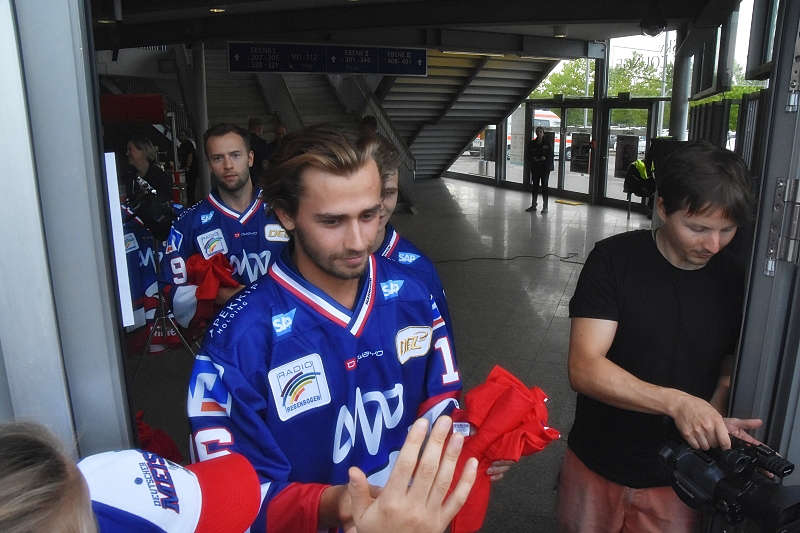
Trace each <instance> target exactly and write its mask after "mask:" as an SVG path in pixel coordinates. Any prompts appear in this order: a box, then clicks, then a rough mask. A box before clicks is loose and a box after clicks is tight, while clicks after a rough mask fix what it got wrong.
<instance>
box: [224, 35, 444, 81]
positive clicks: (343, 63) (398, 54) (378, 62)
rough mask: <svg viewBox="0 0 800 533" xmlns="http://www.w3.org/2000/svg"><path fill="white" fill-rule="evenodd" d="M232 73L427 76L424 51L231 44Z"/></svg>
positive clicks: (305, 45) (365, 47) (282, 44)
mask: <svg viewBox="0 0 800 533" xmlns="http://www.w3.org/2000/svg"><path fill="white" fill-rule="evenodd" d="M228 70H229V71H230V72H282V73H291V72H325V73H328V74H334V73H338V74H345V73H351V74H390V75H394V76H427V75H428V54H427V51H426V50H425V49H424V48H377V47H370V46H328V45H314V44H285V43H228Z"/></svg>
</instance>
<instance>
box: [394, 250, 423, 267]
mask: <svg viewBox="0 0 800 533" xmlns="http://www.w3.org/2000/svg"><path fill="white" fill-rule="evenodd" d="M417 259H419V254H412V253H411V252H399V253H398V254H397V260H398V261H400V262H401V263H403V264H406V265H410V264H411V263H413V262H414V261H416V260H417Z"/></svg>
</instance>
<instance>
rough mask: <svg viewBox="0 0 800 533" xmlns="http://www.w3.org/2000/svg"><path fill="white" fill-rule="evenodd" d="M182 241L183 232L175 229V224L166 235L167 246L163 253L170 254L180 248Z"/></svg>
mask: <svg viewBox="0 0 800 533" xmlns="http://www.w3.org/2000/svg"><path fill="white" fill-rule="evenodd" d="M182 243H183V233H181V232H180V231H178V230H176V229H175V226H172V228H171V229H170V230H169V237H167V247H166V248H165V249H164V253H165V254H171V253H172V252H177V251H178V250H180V249H181V244H182Z"/></svg>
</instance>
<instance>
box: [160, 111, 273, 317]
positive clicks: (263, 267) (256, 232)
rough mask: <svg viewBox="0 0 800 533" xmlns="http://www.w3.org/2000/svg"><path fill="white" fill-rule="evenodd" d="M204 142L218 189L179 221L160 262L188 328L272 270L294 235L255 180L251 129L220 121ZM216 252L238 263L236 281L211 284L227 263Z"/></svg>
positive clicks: (165, 284) (164, 280) (162, 278)
mask: <svg viewBox="0 0 800 533" xmlns="http://www.w3.org/2000/svg"><path fill="white" fill-rule="evenodd" d="M203 141H204V143H205V148H206V150H205V151H206V157H207V158H208V165H209V167H210V170H211V175H212V179H213V182H214V184H215V185H216V190H214V191H212V192H211V193H210V194H209V195H208V196H207V197H206V198H205V199H204V200H202V201H200V202H198V203H197V204H195V205H194V206H192V207H190V208H189V209H186V210H185V211H184V212H183V213H182V214H181V215H180V216H179V217H178V218H177V219H176V220H175V222H174V223H173V225H172V230H171V231H170V234H169V237H168V238H167V246H166V249H165V250H164V257H163V259H162V261H161V273H160V281H161V283H162V290H163V291H164V293H165V295H166V296H167V298H168V300H169V302H170V305H171V308H172V311H173V313H174V314H175V318H176V320H177V321H178V323H179V324H180V325H181V326H183V327H189V326H190V324H191V325H192V326H197V327H203V326H204V324H205V322H206V321H207V320H209V319H210V318H212V317H213V316H214V314H216V311H217V310H218V309H219V306H221V305H224V304H225V302H227V301H228V299H230V298H231V296H233V295H234V294H236V293H237V292H239V291H240V290H242V289H243V288H244V286H245V285H249V284H250V283H252V282H254V281H255V280H257V279H258V278H260V277H261V276H263V275H265V274H266V273H267V267H268V266H269V265H270V264H271V263H272V261H274V259H275V257H274V256H275V254H276V253H278V251H279V250H280V249H281V248H283V246H285V245H286V242H287V241H288V240H289V237H288V235H286V232H285V231H283V229H282V228H281V227H280V225H279V224H278V221H277V220H276V219H275V218H274V217H272V216H269V215H268V214H267V207H266V205H265V204H264V202H263V199H262V198H261V190H260V189H256V188H254V187H253V185H252V182H251V179H250V171H251V168H250V167H251V166H252V165H253V152H252V150H251V149H250V143H249V135H248V133H247V131H246V130H244V129H242V128H240V127H238V126H235V125H233V124H218V125H216V126H213V127H212V128H210V129H209V130H208V131H206V133H205V134H204V135H203ZM217 255H220V256H222V257H224V258H226V260H227V262H229V263H230V265H231V266H232V267H233V273H232V277H233V280H234V281H235V282H236V283H235V284H231V283H228V285H231V286H225V284H222V285H219V286H218V287H214V285H211V287H210V288H209V280H208V279H207V278H208V277H209V275H210V274H209V273H208V271H209V269H211V268H224V267H225V266H227V265H226V264H225V262H224V261H223V262H222V264H220V260H219V259H213V258H214V256H217ZM198 291H199V292H198ZM209 293H211V294H209Z"/></svg>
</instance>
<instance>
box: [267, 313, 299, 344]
mask: <svg viewBox="0 0 800 533" xmlns="http://www.w3.org/2000/svg"><path fill="white" fill-rule="evenodd" d="M295 312H297V308H296V307H295V308H294V309H292V310H291V311H289V312H287V313H281V314H279V315H275V316H273V317H272V329H274V330H275V334H276V335H278V337H280V336H281V335H286V334H287V333H290V332H291V331H292V323H293V322H294V314H295Z"/></svg>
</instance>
